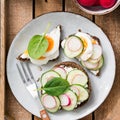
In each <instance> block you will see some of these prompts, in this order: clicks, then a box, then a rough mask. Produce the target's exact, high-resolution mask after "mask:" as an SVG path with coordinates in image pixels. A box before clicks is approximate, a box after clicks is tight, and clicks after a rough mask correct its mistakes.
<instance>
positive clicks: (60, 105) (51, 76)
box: [40, 61, 90, 113]
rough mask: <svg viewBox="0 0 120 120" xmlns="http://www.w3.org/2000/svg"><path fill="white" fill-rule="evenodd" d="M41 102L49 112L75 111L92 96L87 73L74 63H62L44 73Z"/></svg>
mask: <svg viewBox="0 0 120 120" xmlns="http://www.w3.org/2000/svg"><path fill="white" fill-rule="evenodd" d="M40 82H41V85H42V87H41V88H40V89H41V90H42V92H41V94H42V95H41V102H42V104H43V106H44V107H45V109H46V110H47V111H49V112H52V113H54V112H57V111H58V110H60V109H64V110H66V111H71V110H74V109H76V108H78V107H80V106H81V105H82V104H83V103H85V102H86V101H87V100H88V99H89V96H90V82H89V77H88V75H87V73H86V72H85V71H84V70H83V69H82V67H81V66H80V65H78V64H76V63H74V62H69V61H67V62H62V63H59V64H57V65H55V66H54V67H53V68H52V69H51V70H48V71H47V72H45V73H43V74H42V75H41V78H40Z"/></svg>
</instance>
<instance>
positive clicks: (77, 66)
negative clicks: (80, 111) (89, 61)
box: [54, 61, 91, 109]
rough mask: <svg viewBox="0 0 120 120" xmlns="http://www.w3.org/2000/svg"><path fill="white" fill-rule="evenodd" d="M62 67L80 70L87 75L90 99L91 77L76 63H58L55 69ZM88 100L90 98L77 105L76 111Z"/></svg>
mask: <svg viewBox="0 0 120 120" xmlns="http://www.w3.org/2000/svg"><path fill="white" fill-rule="evenodd" d="M60 66H63V67H65V66H66V67H72V68H77V69H78V70H81V71H83V72H84V73H85V74H86V75H87V77H88V88H87V89H88V92H89V97H90V94H91V84H90V80H89V76H88V74H87V72H86V71H85V70H84V69H83V68H82V67H81V66H80V65H79V64H77V63H75V62H71V61H66V62H61V63H58V64H56V65H55V66H54V67H60ZM88 100H89V98H88V99H87V100H86V101H84V102H82V103H81V104H80V105H77V107H76V109H77V108H79V107H80V106H82V105H83V104H85V103H86V102H87V101H88Z"/></svg>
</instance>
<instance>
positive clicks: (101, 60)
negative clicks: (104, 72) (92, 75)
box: [93, 56, 104, 71]
mask: <svg viewBox="0 0 120 120" xmlns="http://www.w3.org/2000/svg"><path fill="white" fill-rule="evenodd" d="M103 64H104V58H103V56H102V57H101V59H100V61H99V64H98V66H97V67H96V68H95V69H93V70H95V71H97V70H99V69H101V68H102V66H103Z"/></svg>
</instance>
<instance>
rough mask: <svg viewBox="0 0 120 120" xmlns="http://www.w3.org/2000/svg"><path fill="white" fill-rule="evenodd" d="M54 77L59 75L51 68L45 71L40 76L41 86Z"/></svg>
mask: <svg viewBox="0 0 120 120" xmlns="http://www.w3.org/2000/svg"><path fill="white" fill-rule="evenodd" d="M54 77H60V75H59V74H58V73H57V72H55V71H53V70H49V71H47V72H45V73H44V74H42V76H41V84H42V86H44V85H45V84H46V83H47V82H48V81H49V80H51V79H52V78H54Z"/></svg>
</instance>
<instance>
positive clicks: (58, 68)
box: [53, 67, 67, 79]
mask: <svg viewBox="0 0 120 120" xmlns="http://www.w3.org/2000/svg"><path fill="white" fill-rule="evenodd" d="M53 70H54V71H56V72H58V73H59V74H60V75H61V77H62V78H64V79H66V76H67V72H66V70H65V69H64V68H63V67H55V68H53Z"/></svg>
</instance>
